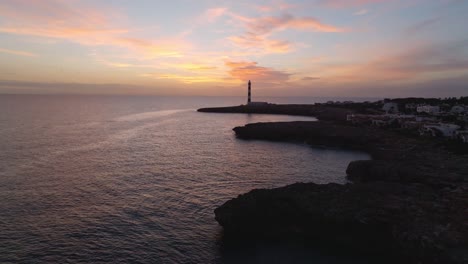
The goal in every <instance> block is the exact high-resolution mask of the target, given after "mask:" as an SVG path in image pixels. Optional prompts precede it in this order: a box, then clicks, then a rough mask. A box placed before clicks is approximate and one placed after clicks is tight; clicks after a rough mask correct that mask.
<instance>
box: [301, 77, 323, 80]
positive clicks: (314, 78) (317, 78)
mask: <svg viewBox="0 0 468 264" xmlns="http://www.w3.org/2000/svg"><path fill="white" fill-rule="evenodd" d="M301 80H302V81H316V80H320V77H310V76H306V77H304V78H302V79H301Z"/></svg>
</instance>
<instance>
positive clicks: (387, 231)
mask: <svg viewBox="0 0 468 264" xmlns="http://www.w3.org/2000/svg"><path fill="white" fill-rule="evenodd" d="M284 109H287V106H284V107H283V106H280V107H278V106H275V107H272V108H270V109H266V108H265V109H256V111H255V113H271V114H293V113H295V111H299V112H300V110H298V109H303V110H304V109H305V110H306V111H305V112H302V113H301V115H312V116H315V114H316V113H320V115H317V116H319V119H320V120H321V121H318V122H276V123H256V124H247V125H246V126H243V127H236V128H234V131H235V133H236V135H237V137H239V138H242V139H264V140H276V141H291V140H293V141H302V142H307V143H309V144H311V145H322V146H329V147H340V148H348V149H358V150H364V151H366V152H368V153H370V154H371V155H372V158H373V159H372V160H368V161H353V162H351V163H350V164H349V166H348V169H347V174H348V179H349V180H350V183H349V184H346V185H338V184H326V185H318V184H314V183H296V184H293V185H289V186H285V187H281V188H277V189H271V190H267V189H258V190H252V191H250V192H249V193H247V194H242V195H240V196H239V197H237V198H234V199H232V200H230V201H227V202H226V203H225V204H223V205H222V206H220V207H219V208H217V209H216V210H215V218H216V220H217V221H218V223H219V224H220V225H221V226H223V229H224V232H225V234H226V235H227V237H229V238H230V239H241V240H242V239H265V238H266V239H286V238H305V239H307V240H315V241H320V242H319V243H321V244H330V245H333V246H335V247H339V248H345V249H351V250H356V251H359V252H363V253H368V254H374V253H375V254H381V255H382V257H384V258H386V257H392V258H396V259H398V261H400V262H403V263H468V157H467V156H466V155H457V154H454V153H451V152H450V151H448V150H446V149H444V148H443V147H442V146H441V144H440V142H438V141H436V140H432V139H425V138H416V137H410V136H406V135H402V134H399V133H395V132H393V131H387V130H383V129H377V128H372V127H361V126H351V125H348V124H346V123H345V122H344V120H345V119H343V114H344V113H349V112H352V111H353V110H350V109H339V110H332V113H328V111H330V108H326V107H321V106H300V107H299V106H296V107H293V108H291V109H296V110H291V111H286V110H284ZM201 110H202V111H203V112H217V113H221V112H236V113H238V112H241V111H245V112H246V113H249V109H245V107H233V108H212V109H208V110H206V109H201ZM336 113H341V114H336ZM320 116H321V117H320Z"/></svg>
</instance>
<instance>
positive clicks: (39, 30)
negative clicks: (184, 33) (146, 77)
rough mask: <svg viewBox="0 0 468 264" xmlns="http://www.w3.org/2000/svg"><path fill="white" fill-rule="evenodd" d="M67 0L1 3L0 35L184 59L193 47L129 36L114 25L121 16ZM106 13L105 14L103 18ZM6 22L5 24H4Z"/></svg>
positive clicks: (168, 40)
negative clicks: (12, 35)
mask: <svg viewBox="0 0 468 264" xmlns="http://www.w3.org/2000/svg"><path fill="white" fill-rule="evenodd" d="M72 3H75V4H76V2H71V1H64V0H55V1H53V0H42V1H37V0H32V1H30V0H28V1H26V0H16V1H6V2H5V3H2V4H0V16H3V17H6V18H7V19H6V20H4V22H3V23H2V24H0V32H3V33H8V34H16V35H29V36H38V37H45V38H53V39H63V40H66V41H71V42H76V43H79V44H82V45H88V46H100V45H102V46H116V47H123V48H127V49H130V50H132V51H136V52H139V53H140V56H143V57H148V58H154V57H181V56H183V54H184V53H185V51H186V50H187V49H189V47H190V45H189V44H188V43H186V42H184V41H183V40H181V39H178V38H175V39H165V40H149V39H138V38H131V37H128V36H126V35H127V34H128V33H130V31H131V30H130V29H128V28H126V27H121V26H115V25H113V24H112V23H111V21H113V20H114V19H113V18H115V17H119V16H120V14H118V13H117V12H115V11H113V10H105V11H104V10H96V9H95V8H88V7H85V6H77V5H75V6H71V4H72ZM103 14H106V15H103ZM5 21H6V22H5Z"/></svg>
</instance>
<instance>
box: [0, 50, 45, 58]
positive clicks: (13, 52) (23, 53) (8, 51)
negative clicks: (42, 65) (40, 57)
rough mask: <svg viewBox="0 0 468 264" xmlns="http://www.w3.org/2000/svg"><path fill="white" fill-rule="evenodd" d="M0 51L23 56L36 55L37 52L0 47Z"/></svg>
mask: <svg viewBox="0 0 468 264" xmlns="http://www.w3.org/2000/svg"><path fill="white" fill-rule="evenodd" d="M0 52H2V53H7V54H13V55H18V56H24V57H37V54H35V53H31V52H27V51H22V50H12V49H3V48H0Z"/></svg>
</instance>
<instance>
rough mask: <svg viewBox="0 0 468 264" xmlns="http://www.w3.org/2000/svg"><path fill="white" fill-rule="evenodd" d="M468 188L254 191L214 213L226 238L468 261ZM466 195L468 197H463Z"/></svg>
mask: <svg viewBox="0 0 468 264" xmlns="http://www.w3.org/2000/svg"><path fill="white" fill-rule="evenodd" d="M466 191H467V190H466V189H454V190H450V191H448V190H447V191H446V192H438V191H434V190H433V189H431V188H430V187H427V186H425V185H420V184H400V183H385V182H376V183H373V184H348V185H337V184H327V185H317V184H313V183H298V184H293V185H289V186H286V187H282V188H277V189H272V190H266V189H259V190H253V191H251V192H249V193H247V194H244V195H240V196H239V197H238V198H236V199H232V200H230V201H228V202H226V203H225V204H224V205H222V206H220V207H219V208H217V209H216V210H215V215H216V220H217V221H218V222H219V223H220V225H222V226H223V228H224V231H225V232H226V233H227V235H228V236H231V237H233V238H238V239H249V240H250V239H258V238H276V239H278V238H280V239H288V238H291V237H293V238H297V237H302V238H306V239H311V240H315V241H317V243H320V244H322V245H323V244H328V245H333V246H334V247H338V248H339V247H342V248H347V249H351V250H357V251H360V252H363V253H366V254H382V257H384V258H388V257H395V258H397V259H398V260H399V261H404V262H405V263H418V262H420V263H465V262H464V261H467V259H466V258H467V257H468V255H467V248H466V246H467V236H466V235H467V234H468V233H467V232H466V231H467V230H466V228H467V227H466V222H465V221H466V218H464V217H465V216H466V214H465V215H464V213H463V212H457V211H456V210H465V213H466V208H467V207H464V208H465V209H463V207H457V208H456V209H455V208H453V206H452V204H453V203H455V202H458V203H462V204H460V206H463V205H464V206H467V205H468V204H467V202H466V200H463V198H464V197H457V198H456V197H455V196H453V195H449V193H450V192H457V193H459V194H461V193H463V192H466ZM465 198H466V197H465Z"/></svg>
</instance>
